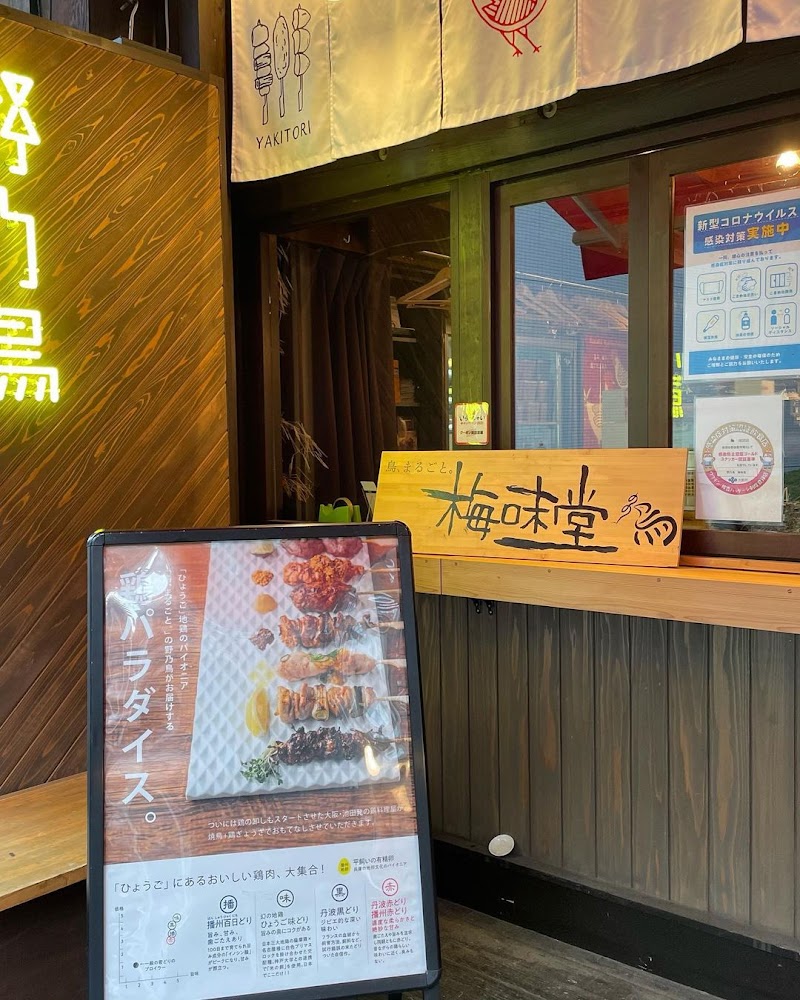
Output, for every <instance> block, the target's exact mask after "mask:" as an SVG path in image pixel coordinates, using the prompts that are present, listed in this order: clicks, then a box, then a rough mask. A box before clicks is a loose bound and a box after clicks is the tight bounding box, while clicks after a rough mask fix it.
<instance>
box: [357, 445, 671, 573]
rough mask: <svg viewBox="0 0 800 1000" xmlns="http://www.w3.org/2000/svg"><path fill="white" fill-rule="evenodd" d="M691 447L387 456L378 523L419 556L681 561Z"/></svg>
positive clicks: (640, 562) (632, 562)
mask: <svg viewBox="0 0 800 1000" xmlns="http://www.w3.org/2000/svg"><path fill="white" fill-rule="evenodd" d="M686 456H687V453H686V450H685V449H681V448H663V449H661V448H646V449H645V448H642V449H634V448H629V449H622V448H620V449H608V450H605V451H604V450H599V449H598V450H593V451H588V450H583V451H481V452H461V451H455V452H454V451H428V452H414V453H413V454H409V452H384V454H383V457H382V459H381V472H380V479H379V481H378V495H377V499H376V501H375V520H376V521H403V522H404V523H405V524H407V525H408V526H409V528H410V529H411V536H412V543H413V547H414V552H416V553H418V554H424V555H462V556H482V557H484V558H505V559H508V558H511V559H540V560H558V561H562V562H595V563H615V564H619V565H629V566H637V565H638V566H677V565H678V559H679V556H680V547H681V528H682V523H683V497H684V484H685V478H686Z"/></svg>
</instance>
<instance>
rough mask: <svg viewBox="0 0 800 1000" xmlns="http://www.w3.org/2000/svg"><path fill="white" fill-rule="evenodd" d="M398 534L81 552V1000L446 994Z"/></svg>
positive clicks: (372, 530)
mask: <svg viewBox="0 0 800 1000" xmlns="http://www.w3.org/2000/svg"><path fill="white" fill-rule="evenodd" d="M401 531H402V529H400V528H399V527H398V526H397V525H383V526H381V525H370V526H369V527H367V526H358V528H355V527H353V528H351V527H350V526H325V527H324V528H323V527H320V526H306V527H304V528H302V529H298V528H276V529H273V530H272V531H270V530H269V529H261V530H256V529H229V530H224V531H218V532H202V531H196V532H181V533H175V532H173V533H167V532H162V533H157V532H155V533H151V534H149V535H144V534H142V533H129V534H103V533H101V534H98V535H96V536H93V538H92V539H91V540H90V545H89V553H90V647H91V649H90V657H91V663H90V683H91V695H90V698H91V708H90V711H91V722H92V740H91V742H92V756H91V760H90V772H91V799H90V841H91V846H90V905H91V907H92V911H91V913H90V920H91V921H92V927H93V933H92V935H91V940H92V947H93V949H94V954H93V955H92V957H91V968H92V975H91V977H90V978H91V988H90V996H91V1000H99V998H101V997H102V998H104V1000H123V998H126V997H135V996H138V995H141V993H140V991H141V990H142V989H143V988H146V989H147V993H148V996H150V997H162V996H163V997H167V996H168V997H169V998H170V1000H202V998H222V997H239V996H245V995H251V994H252V995H260V994H267V995H273V996H275V995H278V996H283V995H287V994H289V993H290V992H291V995H292V996H298V997H301V996H304V995H307V996H309V997H310V996H313V997H328V996H340V995H347V996H350V995H352V994H353V993H356V992H362V991H363V992H372V991H373V988H374V987H375V985H376V984H378V985H380V984H384V985H385V984H390V985H392V987H394V984H398V983H399V984H401V986H400V987H398V988H408V989H412V988H423V987H428V986H430V985H431V984H432V982H433V981H435V979H436V976H437V974H438V967H439V960H438V951H437V945H436V930H435V912H434V901H433V898H432V888H431V878H430V865H431V862H430V835H429V830H428V817H427V805H426V802H427V797H426V790H425V777H424V765H423V760H424V754H423V750H422V732H421V709H420V695H419V673H418V663H417V655H416V632H415V626H414V618H413V586H412V584H411V582H410V566H411V556H410V546H409V541H408V535H407V533H406V534H402V533H399V532H401ZM355 532H358V533H355ZM179 539H180V540H179ZM98 890H99V891H98ZM98 899H99V900H100V901H101V903H98ZM100 951H102V954H100ZM99 969H102V973H101V972H100V971H99ZM352 984H358V985H357V986H356V987H354V986H353V985H352ZM361 984H363V989H362V986H361ZM304 991H306V992H305V993H304ZM377 991H378V990H377V989H375V992H377Z"/></svg>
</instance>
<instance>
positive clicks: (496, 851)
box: [489, 833, 514, 858]
mask: <svg viewBox="0 0 800 1000" xmlns="http://www.w3.org/2000/svg"><path fill="white" fill-rule="evenodd" d="M513 850H514V838H513V837H510V836H509V835H508V834H507V833H501V834H499V835H498V836H497V837H493V838H492V840H490V841H489V853H490V854H493V855H494V856H495V857H496V858H504V857H505V856H506V854H510V853H511V852H512V851H513Z"/></svg>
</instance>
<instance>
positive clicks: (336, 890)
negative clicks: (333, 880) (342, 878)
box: [331, 883, 350, 903]
mask: <svg viewBox="0 0 800 1000" xmlns="http://www.w3.org/2000/svg"><path fill="white" fill-rule="evenodd" d="M349 895H350V890H349V889H348V888H347V886H346V885H342V884H341V883H339V885H335V886H334V887H333V888H332V889H331V896H333V898H334V899H335V900H336V902H337V903H343V902H344V901H345V900H346V899H347V897H348V896H349Z"/></svg>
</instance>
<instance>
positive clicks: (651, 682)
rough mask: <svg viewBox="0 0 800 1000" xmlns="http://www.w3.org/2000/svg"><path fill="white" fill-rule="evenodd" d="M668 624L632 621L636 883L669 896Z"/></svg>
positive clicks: (650, 890)
mask: <svg viewBox="0 0 800 1000" xmlns="http://www.w3.org/2000/svg"><path fill="white" fill-rule="evenodd" d="M667 656H668V643H667V623H666V622H661V621H655V620H654V619H648V618H633V619H632V620H631V756H632V760H633V768H632V779H631V801H632V812H633V834H632V838H633V845H632V854H633V879H632V882H633V886H634V888H636V889H639V890H641V891H642V892H644V893H647V894H648V895H650V896H655V897H659V898H666V897H668V896H669V812H668V809H669V796H668V780H669V764H668V747H669V743H668V741H669V734H668V728H667Z"/></svg>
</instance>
